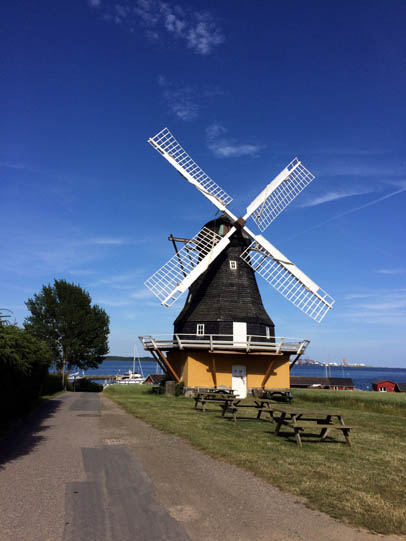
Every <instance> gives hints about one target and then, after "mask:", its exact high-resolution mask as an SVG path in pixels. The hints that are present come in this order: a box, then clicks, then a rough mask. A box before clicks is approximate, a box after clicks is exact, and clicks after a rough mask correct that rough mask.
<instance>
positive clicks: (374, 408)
mask: <svg viewBox="0 0 406 541" xmlns="http://www.w3.org/2000/svg"><path fill="white" fill-rule="evenodd" d="M104 392H105V393H106V394H107V396H109V397H110V398H112V399H113V400H114V401H115V402H117V403H118V404H119V405H121V406H122V407H123V408H124V409H126V410H127V411H128V412H130V413H132V414H133V415H135V416H136V417H139V418H140V419H143V420H145V421H147V422H148V423H150V424H151V425H152V426H154V427H156V428H158V429H160V430H163V431H165V432H169V433H171V434H176V435H177V436H180V437H182V438H184V439H185V440H187V441H188V442H190V443H191V444H192V445H194V446H195V447H197V448H199V449H201V450H203V451H204V452H206V453H208V454H210V455H211V456H213V457H216V458H221V459H223V460H226V461H228V462H230V463H232V464H235V465H237V466H240V467H242V468H245V469H247V470H250V471H252V472H254V473H255V474H256V475H258V476H261V477H262V478H264V479H266V480H267V481H268V482H270V483H271V484H272V485H274V486H277V487H279V488H281V489H282V490H286V491H289V492H291V493H293V494H296V495H299V496H304V497H306V498H307V501H308V505H309V506H310V507H313V508H315V509H319V510H321V511H324V512H326V513H328V514H329V515H331V516H333V517H335V518H337V519H341V520H344V521H346V522H348V523H350V524H352V525H354V526H360V527H364V528H367V529H369V530H371V531H374V532H377V533H382V534H397V535H402V534H406V469H405V467H404V460H405V456H406V423H405V411H406V408H405V405H406V396H402V395H396V396H394V395H391V396H390V395H389V394H388V395H385V396H381V395H378V393H376V394H375V393H366V392H343V391H337V392H334V391H326V392H323V391H320V390H315V391H311V390H310V391H309V390H294V395H295V398H294V404H295V405H297V406H302V407H308V408H309V407H312V408H318V409H323V410H324V409H328V408H331V409H336V410H337V409H340V411H342V413H343V415H344V420H345V422H346V424H348V425H351V426H354V427H356V428H355V430H354V431H353V432H352V433H351V441H352V443H353V447H349V446H348V445H346V444H344V443H342V441H343V438H342V437H341V434H338V435H337V437H336V438H335V437H334V438H331V439H328V440H327V441H326V442H320V440H317V439H316V438H314V437H311V436H307V435H306V434H304V435H303V437H302V441H303V448H302V449H300V448H299V447H297V445H296V443H295V440H294V437H293V435H292V433H291V432H286V431H283V430H282V431H281V434H282V437H276V436H275V435H274V434H273V431H274V426H275V425H274V424H273V423H271V422H270V421H269V420H268V419H264V420H263V421H257V420H255V419H254V415H255V412H247V413H246V414H245V412H244V415H246V416H247V418H246V419H241V418H239V419H238V421H237V423H235V424H234V423H233V422H230V421H228V420H225V419H223V418H222V417H221V410H220V408H219V407H218V406H214V405H213V406H209V408H210V411H207V412H206V413H202V412H201V411H195V410H194V408H193V406H194V402H193V401H192V400H191V399H189V398H184V397H179V398H173V397H168V396H164V395H152V394H150V393H149V392H148V389H147V388H145V387H143V386H135V385H133V386H128V387H126V386H112V387H110V388H109V389H108V390H106V391H104ZM288 434H290V437H288Z"/></svg>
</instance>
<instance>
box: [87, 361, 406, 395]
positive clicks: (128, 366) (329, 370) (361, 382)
mask: <svg viewBox="0 0 406 541" xmlns="http://www.w3.org/2000/svg"><path fill="white" fill-rule="evenodd" d="M132 369H133V362H132V361H104V362H103V363H102V364H101V365H100V366H99V367H98V368H95V369H90V370H87V371H86V375H87V376H89V377H91V376H92V375H95V376H100V375H105V376H112V375H116V374H124V373H125V372H128V371H129V370H132ZM135 371H136V372H138V373H139V374H143V376H147V375H148V374H161V373H162V370H161V369H160V368H159V366H158V364H157V363H156V362H155V361H142V362H141V363H140V362H138V361H136V363H135ZM291 375H292V376H315V377H326V376H329V377H335V378H351V379H352V381H353V382H354V386H355V387H356V388H357V389H363V390H365V391H370V390H372V387H371V383H372V382H373V381H375V380H377V379H388V380H390V381H394V382H396V383H401V382H406V368H384V367H383V368H378V367H365V366H329V367H325V366H317V365H316V366H315V365H310V366H298V365H295V366H294V367H293V368H292V370H291Z"/></svg>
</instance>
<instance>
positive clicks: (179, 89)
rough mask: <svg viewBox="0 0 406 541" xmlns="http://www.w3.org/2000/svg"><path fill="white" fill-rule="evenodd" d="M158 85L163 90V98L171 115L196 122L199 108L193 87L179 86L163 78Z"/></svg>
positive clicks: (159, 79)
mask: <svg viewBox="0 0 406 541" xmlns="http://www.w3.org/2000/svg"><path fill="white" fill-rule="evenodd" d="M158 84H159V86H160V87H161V88H162V95H163V98H164V100H165V102H166V104H167V106H168V108H169V110H170V112H171V113H173V114H174V115H175V116H177V117H178V118H180V119H181V120H184V121H190V120H194V119H195V118H196V117H197V116H198V113H199V106H198V104H197V103H196V101H195V98H194V97H195V91H194V89H193V88H192V87H191V86H189V85H183V86H179V85H178V84H175V83H173V82H171V81H169V80H168V79H167V78H166V77H162V76H160V77H159V78H158Z"/></svg>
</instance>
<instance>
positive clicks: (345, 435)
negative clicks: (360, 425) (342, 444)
mask: <svg viewBox="0 0 406 541" xmlns="http://www.w3.org/2000/svg"><path fill="white" fill-rule="evenodd" d="M343 433H344V438H345V441H346V442H347V443H348V445H349V446H350V447H351V442H350V429H349V428H343Z"/></svg>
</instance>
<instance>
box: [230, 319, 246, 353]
mask: <svg viewBox="0 0 406 541" xmlns="http://www.w3.org/2000/svg"><path fill="white" fill-rule="evenodd" d="M233 345H234V346H239V347H246V345H247V324H246V323H245V322H242V321H233Z"/></svg>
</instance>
